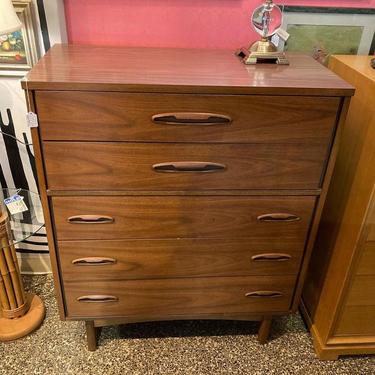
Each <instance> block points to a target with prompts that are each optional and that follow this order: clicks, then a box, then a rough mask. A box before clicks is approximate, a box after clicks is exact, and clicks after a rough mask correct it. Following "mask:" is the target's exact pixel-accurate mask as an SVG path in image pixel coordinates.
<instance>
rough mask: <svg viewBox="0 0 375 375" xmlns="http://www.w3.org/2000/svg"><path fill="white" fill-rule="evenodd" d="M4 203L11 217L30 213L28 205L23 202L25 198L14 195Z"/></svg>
mask: <svg viewBox="0 0 375 375" xmlns="http://www.w3.org/2000/svg"><path fill="white" fill-rule="evenodd" d="M4 203H5V205H6V206H7V208H8V210H9V212H10V214H11V215H15V214H18V213H20V212H25V211H28V208H27V206H26V203H25V202H24V201H23V197H21V196H20V195H18V194H15V195H12V196H11V197H9V198H6V199H4Z"/></svg>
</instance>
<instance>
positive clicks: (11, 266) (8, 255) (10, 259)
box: [3, 246, 24, 307]
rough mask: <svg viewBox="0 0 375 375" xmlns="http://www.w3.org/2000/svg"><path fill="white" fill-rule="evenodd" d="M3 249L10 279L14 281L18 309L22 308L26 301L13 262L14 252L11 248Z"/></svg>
mask: <svg viewBox="0 0 375 375" xmlns="http://www.w3.org/2000/svg"><path fill="white" fill-rule="evenodd" d="M3 249H4V254H5V260H6V262H7V267H8V270H9V274H10V278H11V280H12V285H13V291H14V294H15V296H16V302H17V307H20V306H22V305H23V304H24V300H23V297H22V290H21V285H20V281H19V278H18V275H17V270H16V268H15V265H14V262H13V257H12V252H11V249H10V247H9V246H8V247H3Z"/></svg>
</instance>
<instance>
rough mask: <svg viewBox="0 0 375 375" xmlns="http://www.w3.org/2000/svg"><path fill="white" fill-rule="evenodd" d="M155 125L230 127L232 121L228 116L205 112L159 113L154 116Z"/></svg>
mask: <svg viewBox="0 0 375 375" xmlns="http://www.w3.org/2000/svg"><path fill="white" fill-rule="evenodd" d="M152 121H153V122H154V123H155V124H163V125H199V126H210V125H228V124H230V123H231V122H232V119H231V118H230V117H229V116H227V115H222V114H219V113H205V112H173V113H159V114H156V115H154V116H152Z"/></svg>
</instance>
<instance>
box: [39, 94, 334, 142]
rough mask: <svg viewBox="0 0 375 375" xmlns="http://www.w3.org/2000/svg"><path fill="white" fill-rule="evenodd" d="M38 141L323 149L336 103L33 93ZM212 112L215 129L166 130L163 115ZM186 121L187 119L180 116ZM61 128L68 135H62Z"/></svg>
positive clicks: (298, 99) (245, 97) (186, 127)
mask: <svg viewBox="0 0 375 375" xmlns="http://www.w3.org/2000/svg"><path fill="white" fill-rule="evenodd" d="M36 97H37V100H38V118H39V124H40V132H41V136H42V139H43V140H68V141H69V140H75V141H77V140H83V141H138V142H139V141H144V142H150V141H152V142H178V143H180V142H204V143H207V142H208V143H212V142H216V143H300V142H303V143H309V144H310V143H314V144H321V145H324V144H327V143H328V142H329V140H330V137H331V135H332V131H333V126H334V124H335V119H336V115H337V108H338V106H339V99H338V98H327V97H323V98H322V97H319V98H318V97H280V96H265V97H264V96H250V95H181V94H180V95H171V94H137V93H132V94H127V93H108V92H64V91H60V92H59V91H54V92H49V91H48V92H46V91H37V92H36ZM173 111H179V112H191V113H195V112H215V113H218V114H220V113H221V114H223V115H226V116H229V117H230V118H231V119H232V121H231V122H230V123H228V124H226V123H224V124H218V125H210V126H207V125H197V124H185V125H182V124H180V125H166V124H159V123H155V122H153V121H152V117H153V116H154V115H156V114H158V113H164V112H173ZM186 116H188V115H186ZM67 127H68V128H69V131H67Z"/></svg>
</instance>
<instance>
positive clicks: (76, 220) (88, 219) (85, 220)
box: [68, 215, 115, 224]
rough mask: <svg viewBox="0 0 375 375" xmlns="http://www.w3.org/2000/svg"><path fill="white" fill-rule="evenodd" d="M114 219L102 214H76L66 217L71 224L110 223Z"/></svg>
mask: <svg viewBox="0 0 375 375" xmlns="http://www.w3.org/2000/svg"><path fill="white" fill-rule="evenodd" d="M114 221H115V220H114V218H113V217H111V216H103V215H76V216H71V217H69V218H68V222H69V223H71V224H110V223H113V222H114Z"/></svg>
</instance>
